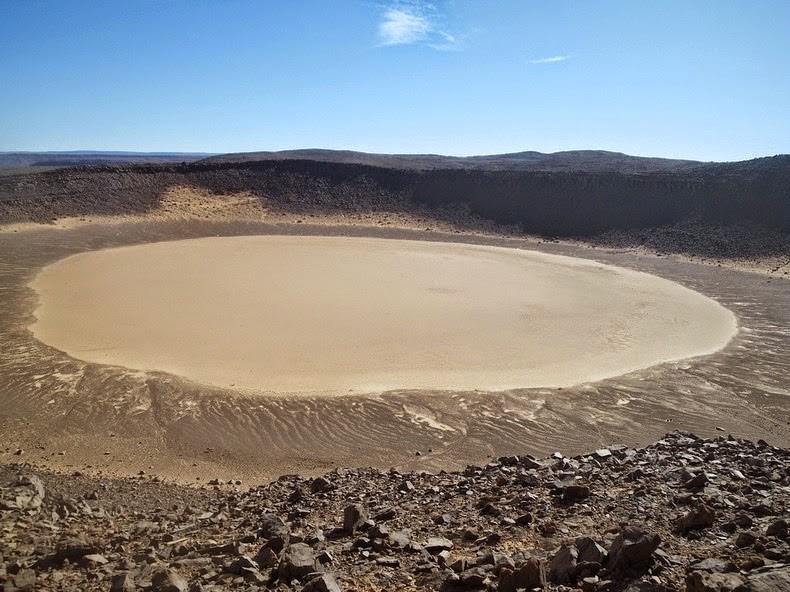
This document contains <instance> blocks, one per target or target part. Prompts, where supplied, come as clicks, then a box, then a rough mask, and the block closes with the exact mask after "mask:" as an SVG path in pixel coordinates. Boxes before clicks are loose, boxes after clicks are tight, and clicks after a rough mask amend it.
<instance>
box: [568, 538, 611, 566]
mask: <svg viewBox="0 0 790 592" xmlns="http://www.w3.org/2000/svg"><path fill="white" fill-rule="evenodd" d="M574 546H575V547H576V550H577V551H578V552H579V556H578V558H577V561H578V562H579V563H582V562H585V563H600V564H601V565H603V563H604V561H606V557H607V553H606V549H604V548H603V547H602V546H601V545H599V544H598V543H596V542H595V541H594V540H593V539H591V538H590V537H579V538H577V539H576V540H575V541H574Z"/></svg>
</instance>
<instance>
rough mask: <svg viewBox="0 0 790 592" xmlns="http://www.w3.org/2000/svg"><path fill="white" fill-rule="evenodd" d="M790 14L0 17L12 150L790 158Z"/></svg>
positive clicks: (322, 6) (322, 10) (547, 6)
mask: <svg viewBox="0 0 790 592" xmlns="http://www.w3.org/2000/svg"><path fill="white" fill-rule="evenodd" d="M788 30H790V1H788V0H774V1H765V0H763V1H761V0H743V1H738V2H735V1H728V0H708V1H702V0H699V1H694V0H683V1H674V0H662V1H660V2H648V1H644V2H642V1H635V0H625V1H607V0H446V1H442V0H435V1H432V2H422V1H416V0H413V1H406V0H402V1H389V0H380V1H379V0H321V1H313V0H293V1H290V0H289V1H285V0H283V1H281V2H274V1H267V0H257V1H253V0H215V1H209V0H157V1H154V0H136V1H125V0H101V1H95V2H92V1H82V0H70V1H66V0H61V1H56V0H47V1H38V0H0V55H1V56H2V58H1V59H0V88H2V92H0V150H72V149H96V150H138V151H206V152H235V151H251V150H280V149H291V148H310V147H317V148H336V149H353V150H364V151H370V152H398V153H441V154H454V155H471V154H492V153H503V152H517V151H522V150H539V151H542V152H553V151H559V150H574V149H606V150H615V151H619V152H626V153H630V154H638V155H648V156H668V157H678V158H694V159H699V160H740V159H745V158H751V157H755V156H765V155H772V154H777V153H788V152H790V35H789V34H788V32H787V31H788Z"/></svg>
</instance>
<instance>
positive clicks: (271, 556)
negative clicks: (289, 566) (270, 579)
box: [255, 547, 277, 568]
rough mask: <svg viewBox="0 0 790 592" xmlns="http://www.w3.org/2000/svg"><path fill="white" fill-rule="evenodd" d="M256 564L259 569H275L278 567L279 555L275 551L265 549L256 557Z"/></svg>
mask: <svg viewBox="0 0 790 592" xmlns="http://www.w3.org/2000/svg"><path fill="white" fill-rule="evenodd" d="M255 562H256V563H257V564H258V566H259V568H267V567H274V566H275V565H277V553H276V552H275V551H274V549H271V548H269V547H263V548H262V549H261V550H260V551H259V552H258V554H257V555H256V556H255Z"/></svg>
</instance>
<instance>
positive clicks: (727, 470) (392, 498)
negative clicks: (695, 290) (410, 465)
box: [0, 433, 790, 592]
mask: <svg viewBox="0 0 790 592" xmlns="http://www.w3.org/2000/svg"><path fill="white" fill-rule="evenodd" d="M0 478H2V481H0V483H3V484H4V485H5V487H3V488H2V489H0V523H1V524H0V528H1V529H2V530H1V531H0V532H1V533H2V534H0V583H3V584H4V588H3V589H4V591H5V592H10V591H13V590H34V589H38V590H112V591H124V592H131V591H135V590H146V591H148V590H151V591H155V592H160V591H162V592H164V591H167V592H183V591H187V590H195V591H198V590H226V589H228V590H244V591H250V592H252V591H255V590H283V591H285V590H297V591H298V590H303V591H305V592H338V591H341V590H344V591H346V592H350V591H352V590H359V591H362V590H413V589H422V590H445V591H452V590H490V591H495V590H496V591H500V592H512V591H515V590H522V589H527V590H531V589H542V590H572V589H581V590H584V591H589V592H592V591H598V590H600V591H613V592H614V591H619V590H633V591H637V590H639V591H661V590H688V591H690V592H708V591H710V592H726V591H731V590H732V591H738V592H741V591H743V592H747V591H752V592H779V591H788V590H790V538H788V518H790V516H788V514H789V513H790V510H789V506H790V450H788V449H782V448H776V447H772V446H770V445H768V444H766V443H765V442H762V441H760V442H757V443H753V442H749V441H745V440H736V439H733V438H732V437H721V438H717V439H715V440H704V439H700V438H697V437H696V436H693V435H691V434H681V433H672V434H668V435H667V436H666V437H665V438H664V439H662V440H660V441H658V442H656V443H655V444H653V445H651V446H648V447H647V448H643V449H630V448H625V447H611V448H608V449H600V450H597V451H595V452H594V453H591V454H588V455H584V456H578V457H574V458H567V457H564V456H563V455H562V454H560V453H555V454H554V455H553V456H552V457H550V458H547V459H540V460H538V459H534V458H532V457H530V456H524V457H521V456H510V457H505V458H500V459H498V460H492V461H491V462H490V463H488V464H487V465H486V466H483V467H476V466H470V467H468V468H467V469H466V470H465V471H463V472H458V473H440V474H430V473H424V472H421V473H399V472H396V471H394V470H391V471H381V470H377V469H355V470H344V469H338V470H335V471H333V472H332V473H330V474H328V475H325V476H323V477H318V478H305V477H300V476H295V475H294V476H284V477H281V478H280V479H278V480H277V481H275V482H273V483H271V484H269V485H265V486H261V487H255V488H252V489H250V490H249V491H242V490H241V483H240V482H235V483H230V484H227V483H221V482H218V481H215V482H214V487H213V488H210V487H204V488H190V487H184V486H179V485H175V484H167V483H162V482H161V480H160V479H159V478H157V477H155V476H149V475H140V476H139V477H138V478H137V479H126V480H123V479H107V480H103V479H101V477H88V476H84V475H81V474H79V473H77V474H74V475H68V476H66V475H59V474H55V473H49V472H44V471H36V470H35V468H34V467H29V466H27V467H26V466H20V465H13V466H4V467H0Z"/></svg>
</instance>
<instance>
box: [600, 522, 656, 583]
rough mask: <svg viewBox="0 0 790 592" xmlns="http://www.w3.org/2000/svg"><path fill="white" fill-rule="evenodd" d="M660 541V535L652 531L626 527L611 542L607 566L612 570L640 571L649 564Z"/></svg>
mask: <svg viewBox="0 0 790 592" xmlns="http://www.w3.org/2000/svg"><path fill="white" fill-rule="evenodd" d="M660 543H661V537H660V536H658V534H656V533H655V532H653V531H650V530H647V529H644V530H643V529H641V528H637V527H634V526H629V527H626V528H625V529H624V530H623V532H622V533H620V534H619V535H617V538H615V540H614V541H613V542H612V546H611V548H610V549H609V561H608V562H607V567H608V568H609V570H610V571H613V572H621V571H628V570H640V571H641V570H642V569H644V568H646V567H647V566H648V565H649V563H650V561H651V559H652V557H653V552H654V551H655V550H656V549H657V548H658V545H659V544H660Z"/></svg>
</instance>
